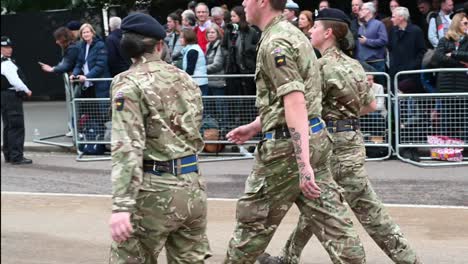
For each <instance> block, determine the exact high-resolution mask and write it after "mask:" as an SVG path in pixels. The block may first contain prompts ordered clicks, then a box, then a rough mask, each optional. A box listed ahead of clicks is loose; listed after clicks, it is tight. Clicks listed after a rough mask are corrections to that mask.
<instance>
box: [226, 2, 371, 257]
mask: <svg viewBox="0 0 468 264" xmlns="http://www.w3.org/2000/svg"><path fill="white" fill-rule="evenodd" d="M285 2H286V1H285V0H266V1H256V0H244V3H243V5H244V7H245V11H246V17H247V21H248V22H249V23H251V24H253V25H256V26H258V27H259V28H260V29H261V30H262V31H263V34H262V38H261V39H260V42H259V46H258V48H257V49H258V53H257V69H256V73H255V75H256V85H257V100H256V102H257V107H258V110H259V117H257V119H256V120H255V121H253V122H252V123H250V124H247V125H244V126H241V127H238V128H236V129H234V130H233V131H231V132H229V133H228V135H227V137H228V139H229V140H231V141H232V142H234V143H238V144H242V143H243V142H245V141H246V140H248V139H250V138H251V137H252V136H254V135H256V134H257V133H258V132H263V133H264V139H263V140H262V141H261V142H260V143H259V145H258V146H257V153H256V161H255V165H254V168H253V170H252V173H251V174H250V175H249V177H248V179H247V181H246V186H245V193H244V195H243V196H242V197H241V198H240V199H239V201H238V203H237V213H236V214H237V225H236V229H235V231H234V233H233V238H232V239H231V241H230V243H229V248H228V251H227V256H226V258H225V260H224V263H254V262H255V261H256V258H257V257H258V256H259V255H260V254H261V253H263V252H264V250H265V248H266V247H267V246H268V243H269V241H270V240H271V238H272V237H273V234H274V233H275V231H276V228H277V227H278V225H279V224H280V223H281V220H282V219H283V217H284V216H285V215H286V213H287V212H288V210H289V208H291V206H292V205H293V204H294V203H296V205H297V206H298V207H299V209H300V211H301V212H302V213H304V215H305V216H307V218H308V221H310V222H311V223H313V226H314V234H315V235H317V237H318V239H319V240H320V241H321V242H322V243H323V245H324V246H326V248H327V250H328V253H329V255H330V257H331V259H332V260H333V261H334V262H335V263H364V262H365V253H364V249H363V247H362V244H361V242H360V240H359V237H358V236H357V234H356V232H355V230H354V229H353V224H352V221H351V219H350V216H349V212H348V211H347V209H346V207H345V206H344V204H343V203H342V194H341V188H339V186H338V185H337V184H336V183H335V182H334V181H333V178H332V174H331V170H330V164H329V161H328V160H329V158H330V154H331V140H330V138H329V134H328V132H327V130H326V129H325V125H324V123H323V120H322V119H321V117H320V116H321V112H322V90H321V77H320V74H319V68H318V64H317V59H316V57H315V55H314V51H313V48H312V45H311V44H310V42H309V40H308V39H307V37H306V36H305V35H304V34H303V33H302V32H301V31H300V30H299V29H298V28H296V27H295V26H294V25H292V24H291V23H289V22H288V21H286V20H285V19H284V18H283V16H282V15H281V12H282V10H283V9H284V6H285Z"/></svg>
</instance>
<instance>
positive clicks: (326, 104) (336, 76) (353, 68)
mask: <svg viewBox="0 0 468 264" xmlns="http://www.w3.org/2000/svg"><path fill="white" fill-rule="evenodd" d="M318 61H319V65H320V69H321V74H322V79H323V88H322V90H323V111H322V116H323V118H324V119H325V120H342V119H358V118H359V116H360V114H359V113H360V111H361V108H362V107H364V106H367V105H369V104H370V103H371V102H372V101H373V100H375V98H374V93H373V91H372V87H371V86H370V85H369V84H368V83H367V77H366V74H365V72H364V69H363V68H362V66H361V64H360V63H359V62H358V61H357V60H355V59H352V58H350V57H348V56H347V55H345V54H344V53H343V52H342V51H340V50H339V49H338V48H336V47H331V48H329V49H327V50H326V51H325V52H323V54H322V57H321V58H320V59H319V60H318Z"/></svg>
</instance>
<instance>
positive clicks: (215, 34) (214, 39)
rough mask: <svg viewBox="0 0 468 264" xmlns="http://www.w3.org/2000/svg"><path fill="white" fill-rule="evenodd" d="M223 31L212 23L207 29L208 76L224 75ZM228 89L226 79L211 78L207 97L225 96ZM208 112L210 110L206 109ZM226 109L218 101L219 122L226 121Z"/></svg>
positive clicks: (217, 113)
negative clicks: (225, 90)
mask: <svg viewBox="0 0 468 264" xmlns="http://www.w3.org/2000/svg"><path fill="white" fill-rule="evenodd" d="M221 34H222V33H221V29H220V27H219V26H218V25H216V24H214V23H212V24H211V25H210V26H208V28H207V29H206V39H207V40H208V45H207V47H206V71H207V73H208V74H210V75H211V74H224V55H225V54H224V49H223V48H222V47H221V40H222V36H221ZM225 88H226V81H225V79H224V78H209V79H208V92H207V95H217V96H223V95H224V89H225ZM206 110H208V109H206ZM225 114H226V109H225V106H224V103H223V102H222V100H217V101H216V114H215V117H216V119H217V120H218V122H221V121H223V120H224V121H226V120H225V119H226V117H225Z"/></svg>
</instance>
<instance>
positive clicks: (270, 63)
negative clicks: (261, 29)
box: [264, 39, 305, 97]
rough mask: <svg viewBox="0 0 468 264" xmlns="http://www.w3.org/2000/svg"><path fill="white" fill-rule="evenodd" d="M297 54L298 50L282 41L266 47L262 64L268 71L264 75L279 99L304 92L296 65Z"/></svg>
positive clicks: (276, 41)
mask: <svg viewBox="0 0 468 264" xmlns="http://www.w3.org/2000/svg"><path fill="white" fill-rule="evenodd" d="M298 53H299V52H298V48H297V47H294V46H293V45H292V44H291V43H289V42H288V41H287V40H284V39H278V40H275V41H272V42H271V43H270V44H269V45H268V49H267V50H266V52H265V55H264V56H265V58H264V63H265V64H267V66H266V67H267V68H268V69H270V70H269V71H268V72H265V75H267V77H268V78H269V79H270V80H271V82H272V84H273V87H276V94H277V96H279V97H282V96H285V95H287V94H289V93H291V92H294V91H299V92H302V93H304V92H305V87H304V82H303V79H302V76H301V75H300V73H299V72H300V71H299V67H298V64H297V61H298V58H297V56H298Z"/></svg>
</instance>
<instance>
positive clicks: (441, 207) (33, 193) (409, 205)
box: [1, 191, 468, 210]
mask: <svg viewBox="0 0 468 264" xmlns="http://www.w3.org/2000/svg"><path fill="white" fill-rule="evenodd" d="M1 193H2V195H4V194H5V195H30V196H69V197H89V198H111V197H112V196H111V195H107V194H81V193H38V192H5V191H2V192H1ZM208 201H220V202H235V201H237V199H230V198H208ZM384 205H385V206H387V207H402V208H428V209H463V210H468V206H452V205H425V204H384Z"/></svg>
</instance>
